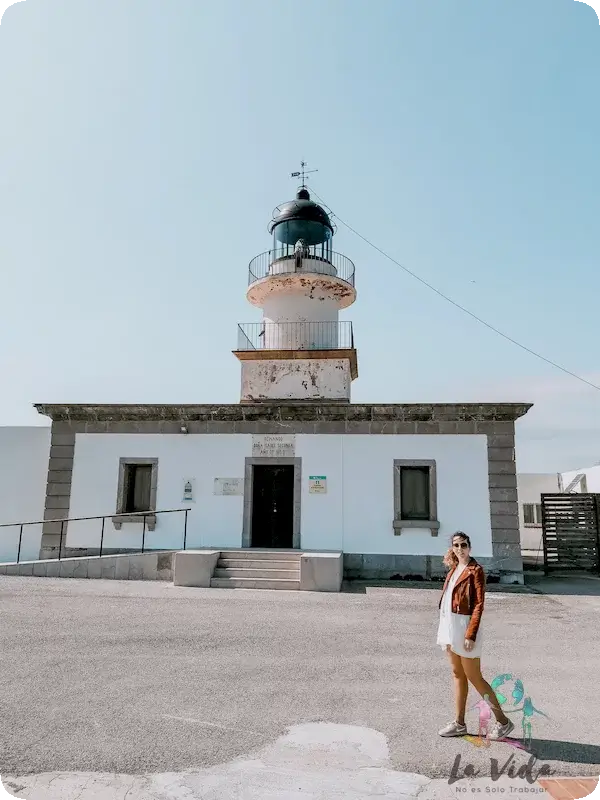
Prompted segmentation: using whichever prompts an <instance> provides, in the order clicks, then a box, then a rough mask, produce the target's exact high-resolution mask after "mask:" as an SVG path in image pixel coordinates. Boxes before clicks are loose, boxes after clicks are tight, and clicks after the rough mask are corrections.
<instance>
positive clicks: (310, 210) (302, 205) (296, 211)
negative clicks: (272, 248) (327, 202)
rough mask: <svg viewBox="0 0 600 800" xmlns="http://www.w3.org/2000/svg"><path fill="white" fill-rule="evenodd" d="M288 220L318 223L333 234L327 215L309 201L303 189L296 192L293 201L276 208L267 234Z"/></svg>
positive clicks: (305, 190)
mask: <svg viewBox="0 0 600 800" xmlns="http://www.w3.org/2000/svg"><path fill="white" fill-rule="evenodd" d="M289 220H298V221H301V222H320V223H321V225H325V226H326V227H328V228H329V230H330V231H331V232H332V233H333V232H334V228H333V225H332V224H331V220H330V219H329V217H328V215H327V213H326V212H325V211H324V210H323V209H322V208H321V206H320V205H318V204H317V203H315V202H313V201H312V200H311V199H310V194H309V193H308V190H307V189H306V188H304V187H302V189H300V190H299V191H298V193H297V195H296V199H295V200H289V201H288V202H287V203H282V204H281V205H280V206H277V208H276V209H275V211H274V212H273V219H272V220H271V223H270V225H269V233H272V232H273V228H274V227H275V226H276V225H279V223H280V222H287V221H289Z"/></svg>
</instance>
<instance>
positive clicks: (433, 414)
mask: <svg viewBox="0 0 600 800" xmlns="http://www.w3.org/2000/svg"><path fill="white" fill-rule="evenodd" d="M34 407H35V408H36V409H37V411H38V413H40V414H42V415H43V416H47V417H50V418H51V419H52V420H55V421H60V422H72V421H78V422H128V421H131V422H151V421H164V420H171V421H177V422H270V421H273V422H291V421H298V422H514V421H515V420H517V419H519V417H522V416H524V415H525V414H526V413H527V412H528V411H529V409H530V408H531V407H532V403H415V404H404V403H402V404H399V403H398V404H393V405H389V404H388V405H379V404H378V405H375V404H362V403H361V404H327V403H296V404H295V403H276V404H275V403H257V404H255V405H250V404H237V403H236V404H231V405H223V404H214V405H121V404H116V405H85V404H78V405H70V404H46V403H35V404H34Z"/></svg>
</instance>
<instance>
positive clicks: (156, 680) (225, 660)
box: [0, 576, 600, 779]
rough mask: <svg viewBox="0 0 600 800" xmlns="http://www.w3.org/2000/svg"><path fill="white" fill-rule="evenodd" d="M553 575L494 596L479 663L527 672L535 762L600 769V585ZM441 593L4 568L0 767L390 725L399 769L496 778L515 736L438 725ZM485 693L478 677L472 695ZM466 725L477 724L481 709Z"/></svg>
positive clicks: (251, 745) (70, 766) (104, 761)
mask: <svg viewBox="0 0 600 800" xmlns="http://www.w3.org/2000/svg"><path fill="white" fill-rule="evenodd" d="M572 583H573V582H572ZM575 583H576V582H575ZM554 585H555V589H554V591H555V592H557V593H555V594H552V595H547V594H542V593H540V592H543V591H547V590H548V588H549V589H550V590H552V583H547V584H545V585H544V584H543V581H542V582H541V583H538V584H537V585H535V586H534V587H533V588H534V589H535V590H536V591H535V592H531V593H523V591H522V590H521V591H520V592H516V593H513V592H510V591H506V592H504V591H502V590H501V591H490V592H489V593H488V595H487V598H486V609H485V612H484V624H485V631H484V635H485V640H484V651H483V659H482V663H483V669H484V674H485V675H486V677H487V678H488V680H490V681H491V679H492V678H493V677H494V676H495V675H497V674H504V673H510V674H512V675H513V677H519V678H520V679H521V680H522V682H523V684H524V687H525V693H526V695H528V696H530V697H531V698H532V701H533V705H534V706H535V708H536V709H538V710H541V711H543V712H544V713H545V714H546V715H548V717H550V719H547V718H545V717H543V716H540V715H537V714H536V715H534V717H533V718H532V724H533V743H532V752H533V753H534V754H535V756H536V758H537V761H538V769H539V764H541V763H544V764H548V765H549V766H550V767H551V769H552V770H554V771H555V773H556V774H560V775H589V776H598V774H599V773H600V722H599V720H600V696H599V692H598V675H600V584H599V583H594V582H592V581H580V582H579V584H578V587H575V588H574V589H573V591H565V583H564V582H563V583H562V584H561V583H560V581H559V583H558V589H561V587H562V592H561V593H558V589H557V588H556V581H555V582H554ZM573 585H574V584H573ZM438 600H439V587H438V588H437V589H427V588H420V587H419V588H405V587H401V586H397V587H394V586H392V587H379V588H376V587H371V588H367V589H364V588H362V589H361V588H359V590H358V591H354V592H342V593H340V594H326V593H311V592H284V591H264V590H263V591H260V590H229V589H195V588H184V587H174V586H173V585H172V584H169V583H166V582H165V583H163V582H126V581H102V580H75V579H52V578H30V577H8V576H0V610H1V615H0V719H1V720H2V723H1V725H0V774H2V775H7V774H8V775H12V776H15V775H28V774H32V773H45V772H82V773H119V774H125V775H140V774H145V773H167V772H168V773H174V772H180V771H183V770H190V769H194V770H196V769H201V768H205V767H212V766H216V765H219V764H223V763H225V762H229V761H231V760H233V759H235V758H239V757H243V756H245V755H246V754H250V753H253V752H256V751H258V750H260V749H261V748H264V747H267V746H269V745H271V744H272V743H273V742H274V741H275V740H277V739H278V738H279V737H282V736H284V735H285V734H286V731H288V730H289V729H290V728H291V727H292V726H297V725H302V724H307V723H315V722H324V723H333V724H337V725H347V726H359V727H362V728H368V729H371V730H373V731H376V732H379V733H381V734H382V735H383V736H384V737H385V739H386V740H387V744H388V747H389V758H390V763H391V766H392V768H393V769H394V770H398V771H401V772H409V773H419V774H421V775H424V776H427V777H430V778H445V779H446V778H448V776H449V775H450V774H451V771H452V768H453V764H454V763H455V760H456V758H457V756H460V758H461V762H460V765H461V766H460V768H461V769H462V767H463V766H464V765H465V764H467V763H469V764H471V765H473V768H474V769H478V770H479V771H480V774H481V775H489V774H490V757H496V758H498V759H500V761H501V762H502V763H503V762H504V761H505V760H506V758H508V757H509V756H510V755H511V753H512V752H513V748H510V747H509V746H508V745H503V744H501V743H495V744H493V745H492V747H493V748H495V750H494V752H493V753H492V752H491V749H486V748H480V747H474V746H473V744H472V743H470V742H469V741H467V740H463V739H461V740H448V739H442V738H440V737H439V736H438V735H437V731H438V729H439V728H440V727H441V726H442V725H444V724H445V723H446V722H448V721H450V720H451V719H453V713H454V709H453V697H452V683H451V675H450V670H449V666H448V663H447V660H446V656H445V655H444V654H443V653H442V651H441V649H440V648H439V647H437V645H436V643H435V637H436V632H437V624H438V613H439V612H438ZM478 699H479V698H478V697H477V696H476V695H475V694H473V693H472V690H471V693H470V695H469V705H472V704H473V703H475V702H476V701H477V700H478ZM467 720H468V723H469V731H470V732H474V733H476V732H477V712H476V711H475V710H472V711H470V712H469V714H468V717H467ZM519 720H520V717H519V716H518V715H517V716H516V718H515V722H516V723H517V729H516V731H515V733H514V734H513V735H517V734H518V732H519ZM517 756H518V760H519V763H525V760H526V759H524V757H523V756H522V755H520V754H519V753H516V757H517Z"/></svg>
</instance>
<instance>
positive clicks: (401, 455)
mask: <svg viewBox="0 0 600 800" xmlns="http://www.w3.org/2000/svg"><path fill="white" fill-rule="evenodd" d="M271 231H272V233H273V245H272V249H271V250H270V251H268V252H267V253H263V254H262V255H261V256H258V257H256V258H254V259H253V260H252V261H251V262H250V268H249V287H248V291H247V297H248V300H249V301H250V303H252V304H253V305H255V306H258V307H260V308H262V310H263V321H262V322H260V323H256V324H249V325H240V326H239V342H238V347H237V350H236V351H235V355H236V356H237V358H238V359H239V360H240V361H241V397H240V403H239V404H235V405H198V404H193V405H181V406H149V405H135V406H131V405H130V406H124V405H109V406H107V405H94V404H89V405H70V404H62V405H45V404H40V405H37V406H36V407H37V409H38V411H39V412H40V414H43V415H45V416H47V417H49V418H50V419H51V420H52V429H51V446H50V452H49V461H48V460H47V459H46V456H47V451H45V450H44V441H45V440H44V439H43V436H42V434H38V436H39V441H38V445H37V447H38V451H39V452H38V451H36V452H38V456H36V457H37V458H38V459H39V461H37V462H36V465H35V468H34V469H33V471H32V472H31V474H32V475H33V474H35V475H37V474H38V473H39V472H40V471H41V470H42V469H43V471H44V472H45V473H47V482H46V485H45V486H44V487H43V489H41V488H40V480H39V479H38V478H36V479H35V481H32V482H31V492H30V493H28V494H27V497H28V498H29V501H30V502H26V501H24V504H22V505H20V506H19V505H18V504H17V505H11V502H12V501H11V500H10V497H9V498H7V505H6V506H3V508H2V520H0V521H3V522H20V521H22V520H23V519H31V518H32V516H33V517H35V514H36V509H38V508H40V509H41V507H42V506H43V509H44V511H43V517H44V520H45V522H44V525H43V532H42V536H41V542H40V554H41V556H42V557H54V556H56V555H57V554H58V548H59V544H60V542H61V541H62V543H63V548H64V550H65V552H66V553H67V554H70V555H73V554H75V553H77V552H80V553H86V552H88V553H89V552H96V553H97V552H98V548H99V545H100V539H101V538H102V545H103V551H104V552H106V551H111V550H112V551H113V552H114V551H118V550H124V549H138V548H139V547H140V543H141V538H142V535H144V537H145V547H146V548H148V549H150V548H156V549H159V548H160V549H180V548H182V546H183V542H184V537H185V542H186V547H187V548H212V549H219V550H222V551H225V550H232V549H241V550H245V551H248V550H249V549H251V548H267V549H276V550H278V549H284V550H294V551H306V550H316V551H339V552H342V553H343V565H344V573H345V576H346V577H347V578H367V579H373V578H374V579H384V578H391V577H393V576H407V575H419V576H423V577H428V576H436V575H441V574H443V573H444V568H443V566H442V556H443V554H444V553H445V552H446V550H447V548H448V543H449V537H450V536H451V534H452V533H453V532H454V531H456V530H462V531H465V532H467V533H468V534H469V535H470V537H471V540H472V544H473V554H474V555H475V557H476V558H477V559H478V560H479V561H480V562H481V563H482V564H484V565H485V566H486V567H487V569H488V572H489V573H490V574H492V575H495V576H497V577H498V578H500V579H501V580H502V581H518V582H522V580H523V571H522V559H521V547H520V541H519V513H518V503H517V476H516V469H515V450H514V435H515V421H516V420H517V419H519V418H520V417H521V416H523V415H524V414H525V413H527V411H528V409H529V408H530V405H529V404H526V403H522V404H507V403H498V404H493V403H492V404H476V405H474V404H461V403H456V404H422V405H406V404H392V403H387V402H382V403H378V404H360V405H357V404H353V403H351V401H350V394H351V383H352V380H353V379H355V378H356V377H357V374H358V366H357V354H356V349H355V345H354V336H353V331H352V324H351V322H349V321H346V320H344V321H340V320H339V312H340V311H341V310H343V309H346V308H347V307H349V306H350V305H351V304H352V303H353V302H354V301H355V299H356V290H355V281H354V277H355V275H354V265H353V264H352V262H351V261H350V260H349V259H348V258H347V257H346V256H343V255H340V254H337V253H335V252H334V251H333V249H332V239H333V234H334V229H333V226H332V224H331V221H330V219H329V217H328V215H327V213H326V212H325V210H324V209H323V208H321V207H320V206H319V205H317V204H316V203H314V202H313V201H311V199H310V196H309V193H308V192H307V191H306V189H305V188H304V187H302V188H301V189H300V191H299V192H298V194H297V196H296V199H295V200H293V201H291V202H289V203H285V204H283V205H282V206H280V207H279V208H277V209H276V212H275V215H274V218H273V221H272V223H271ZM25 446H26V445H25V439H23V441H22V444H18V443H16V442H15V443H14V444H13V445H12V446H11V448H9V451H10V452H9V453H8V461H7V460H6V459H7V455H6V453H5V452H4V451H3V455H2V458H3V459H4V460H5V466H4V468H5V470H9V471H10V469H11V467H10V460H11V459H12V458H13V455H12V452H13V451H17V450H19V449H23V448H25ZM31 458H33V456H31ZM42 465H43V466H42ZM25 485H26V481H25V480H24V482H23V488H22V490H21V491H24V489H25ZM18 493H19V489H18V488H16V487H15V488H13V489H11V490H9V491H8V494H9V495H10V494H18ZM41 493H42V494H41ZM179 508H188V509H189V512H188V514H187V525H186V527H185V529H184V523H183V514H179V513H169V514H161V513H159V512H160V511H163V510H170V509H179ZM138 512H156V513H155V514H152V513H148V515H147V517H146V518H145V523H144V524H141V523H140V518H139V516H132V515H133V514H135V513H138ZM107 515H108V518H107V519H105V520H104V521H101V520H98V519H96V520H82V521H70V522H68V523H65V522H61V520H64V519H72V518H79V517H101V516H107ZM110 515H112V516H110ZM117 515H120V516H117ZM4 530H5V531H6V530H7V529H4ZM8 530H11V531H12V535H13V537H14V536H15V535H16V533H17V532H18V526H16V527H14V528H11V529H8ZM61 530H62V533H63V538H62V540H61ZM231 585H236V584H235V583H232V584H231ZM238 585H239V584H238Z"/></svg>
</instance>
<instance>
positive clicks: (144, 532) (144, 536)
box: [142, 514, 146, 553]
mask: <svg viewBox="0 0 600 800" xmlns="http://www.w3.org/2000/svg"><path fill="white" fill-rule="evenodd" d="M145 538H146V515H145V514H144V527H143V530H142V553H143V552H144V540H145Z"/></svg>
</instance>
